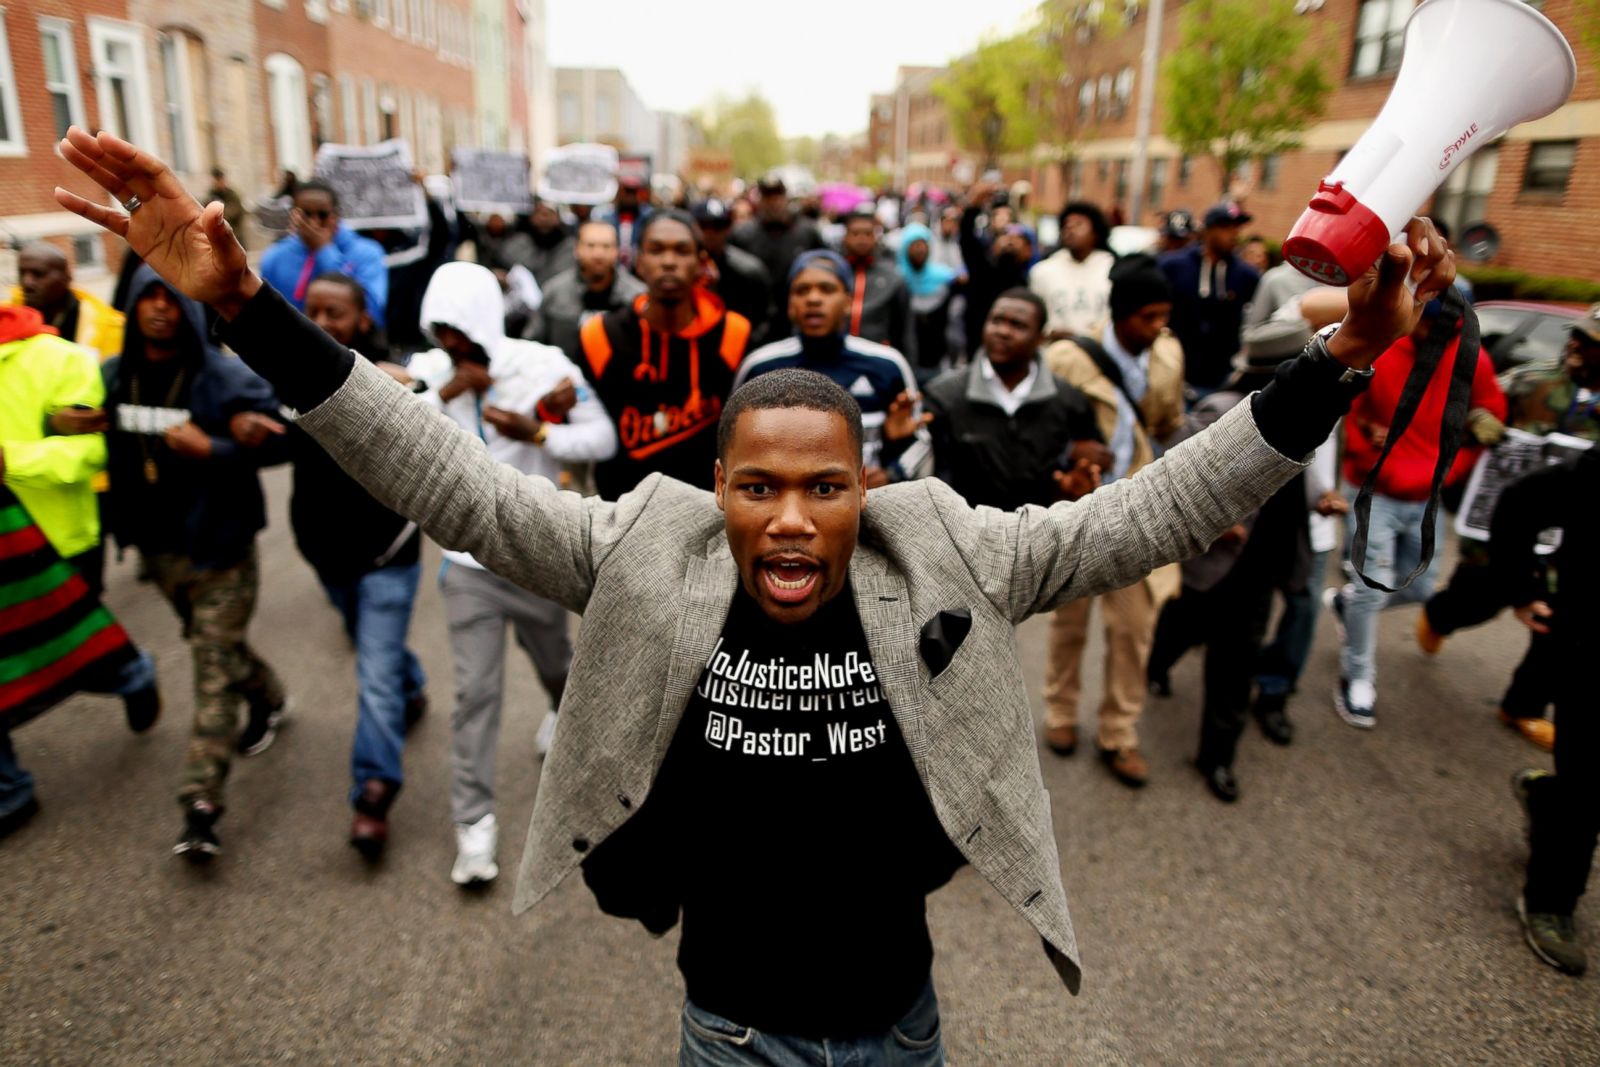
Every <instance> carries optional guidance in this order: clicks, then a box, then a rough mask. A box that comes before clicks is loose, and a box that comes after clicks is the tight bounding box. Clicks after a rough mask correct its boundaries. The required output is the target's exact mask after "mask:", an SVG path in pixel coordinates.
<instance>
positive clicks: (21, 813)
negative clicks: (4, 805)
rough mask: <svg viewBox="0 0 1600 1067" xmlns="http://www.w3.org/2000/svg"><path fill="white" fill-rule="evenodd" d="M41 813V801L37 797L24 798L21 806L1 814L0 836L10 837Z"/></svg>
mask: <svg viewBox="0 0 1600 1067" xmlns="http://www.w3.org/2000/svg"><path fill="white" fill-rule="evenodd" d="M37 814H39V801H38V799H37V798H35V797H29V798H28V799H27V800H24V801H23V802H22V804H21V806H20V807H18V808H16V809H15V810H12V811H8V812H6V813H5V814H4V815H0V837H10V836H11V835H12V834H14V833H16V832H17V831H18V830H20V829H22V828H23V827H24V826H26V825H28V823H30V822H32V821H33V817H34V816H35V815H37Z"/></svg>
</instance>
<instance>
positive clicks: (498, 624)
mask: <svg viewBox="0 0 1600 1067" xmlns="http://www.w3.org/2000/svg"><path fill="white" fill-rule="evenodd" d="M439 589H440V591H441V592H443V594H444V606H445V614H446V616H447V617H448V618H449V620H450V649H451V652H452V653H453V654H454V657H455V662H456V706H455V711H454V712H453V713H452V714H451V716H450V732H451V742H450V747H451V754H450V756H451V765H452V769H453V773H452V775H451V780H450V814H451V816H452V817H453V818H454V820H455V822H456V823H457V824H458V825H464V824H469V823H475V822H477V821H478V820H479V819H481V818H483V817H484V816H485V815H487V814H489V813H490V812H491V811H493V810H494V761H495V752H496V750H497V748H498V747H499V739H500V703H501V697H502V695H503V694H504V690H505V685H504V676H505V652H506V623H508V622H509V623H510V624H511V628H512V632H514V633H515V634H516V636H517V644H519V645H521V646H522V650H523V651H524V652H526V653H527V654H528V658H529V659H530V660H531V661H532V662H533V669H534V671H535V672H537V673H538V675H539V680H540V681H541V682H543V683H544V687H545V690H546V692H548V693H549V694H550V707H551V708H552V709H555V708H558V707H559V706H560V704H561V692H562V690H563V689H564V688H565V687H566V684H567V670H568V668H569V667H570V666H571V664H572V642H571V641H570V640H569V639H568V637H567V610H566V609H565V608H563V607H561V606H560V605H559V604H554V603H552V602H550V601H548V600H545V599H544V598H543V597H537V596H534V595H533V594H532V593H530V592H528V591H527V590H526V589H522V588H520V587H519V586H515V585H512V584H511V583H510V582H508V581H506V580H505V579H503V578H500V577H498V576H496V575H493V574H490V573H489V572H488V571H482V570H477V569H475V568H473V567H466V566H463V565H461V564H459V563H449V564H446V566H445V568H444V571H443V572H442V573H441V574H440V575H439Z"/></svg>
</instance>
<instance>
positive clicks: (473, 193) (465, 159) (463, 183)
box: [450, 148, 533, 215]
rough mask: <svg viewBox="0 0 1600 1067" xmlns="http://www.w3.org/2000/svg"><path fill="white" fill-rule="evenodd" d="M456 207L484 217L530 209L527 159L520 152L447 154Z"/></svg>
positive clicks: (460, 150)
mask: <svg viewBox="0 0 1600 1067" xmlns="http://www.w3.org/2000/svg"><path fill="white" fill-rule="evenodd" d="M450 178H451V180H452V181H453V182H454V184H455V198H456V207H457V208H458V209H459V210H461V211H477V212H482V213H483V214H485V215H521V214H524V213H526V212H527V211H528V210H529V209H530V208H532V207H533V193H532V191H531V190H530V187H529V185H528V157H527V156H525V155H523V154H522V153H520V152H496V151H493V150H491V149H487V148H457V149H456V150H455V151H454V152H452V153H450Z"/></svg>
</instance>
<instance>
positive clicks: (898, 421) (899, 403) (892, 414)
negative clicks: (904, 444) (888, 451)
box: [883, 393, 933, 441]
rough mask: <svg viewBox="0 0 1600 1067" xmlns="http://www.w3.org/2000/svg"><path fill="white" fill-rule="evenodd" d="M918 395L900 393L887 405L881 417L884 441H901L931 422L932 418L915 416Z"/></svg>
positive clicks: (919, 397) (925, 415)
mask: <svg viewBox="0 0 1600 1067" xmlns="http://www.w3.org/2000/svg"><path fill="white" fill-rule="evenodd" d="M920 399H922V396H921V394H920V393H901V394H900V395H899V396H897V397H895V398H894V401H893V402H892V403H891V404H890V405H889V410H888V412H887V413H886V414H885V415H884V417H883V438H884V440H886V441H903V440H905V439H906V438H907V437H910V436H911V435H912V434H914V433H916V432H917V431H918V430H920V429H922V428H923V427H924V426H926V425H928V423H930V422H932V421H933V416H932V415H928V414H923V415H918V414H917V401H918V400H920Z"/></svg>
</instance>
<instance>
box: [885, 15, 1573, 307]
mask: <svg viewBox="0 0 1600 1067" xmlns="http://www.w3.org/2000/svg"><path fill="white" fill-rule="evenodd" d="M1586 3H1587V0H1546V2H1544V3H1536V4H1534V5H1533V6H1535V7H1538V8H1539V9H1540V10H1542V11H1543V12H1544V14H1545V15H1547V16H1548V17H1549V18H1550V19H1551V20H1552V21H1553V22H1554V23H1555V24H1556V25H1557V26H1558V27H1560V29H1561V30H1562V32H1563V33H1564V34H1565V35H1566V37H1567V39H1568V40H1569V41H1571V42H1573V45H1574V48H1575V49H1576V50H1577V53H1578V60H1579V62H1578V83H1577V87H1576V89H1575V90H1574V92H1573V95H1572V98H1571V100H1570V101H1569V102H1568V103H1567V104H1566V105H1565V106H1564V107H1562V108H1561V109H1560V110H1558V111H1556V112H1555V113H1554V114H1552V115H1550V116H1548V117H1546V118H1544V119H1540V120H1538V121H1536V122H1530V123H1526V124H1524V125H1522V126H1519V127H1517V128H1516V129H1514V130H1512V131H1510V133H1508V134H1507V135H1506V136H1504V137H1503V138H1501V139H1500V140H1499V141H1497V142H1495V143H1494V144H1491V145H1489V146H1486V147H1484V148H1481V149H1479V150H1478V152H1477V153H1476V154H1475V155H1474V156H1473V157H1471V158H1470V159H1469V160H1468V161H1467V162H1466V163H1465V164H1463V165H1462V166H1461V167H1459V168H1457V170H1456V171H1455V172H1454V173H1453V174H1452V175H1451V177H1450V179H1449V181H1448V182H1447V183H1446V185H1445V187H1444V188H1443V189H1441V190H1440V192H1439V194H1438V195H1437V196H1436V197H1435V198H1434V201H1433V202H1432V204H1431V205H1429V210H1430V211H1431V213H1432V214H1433V215H1435V216H1436V217H1439V218H1442V219H1444V220H1445V221H1446V222H1447V223H1449V224H1450V225H1451V226H1452V227H1453V229H1454V231H1455V232H1456V233H1457V234H1459V233H1460V232H1461V231H1462V230H1463V229H1464V228H1465V227H1466V226H1467V225H1470V224H1473V223H1478V222H1487V223H1489V224H1490V225H1492V226H1493V227H1494V228H1495V229H1496V230H1497V231H1498V232H1499V234H1500V237H1501V242H1502V243H1501V247H1500V250H1499V252H1498V253H1497V255H1496V256H1495V257H1494V259H1493V260H1491V262H1492V263H1493V264H1495V265H1498V266H1507V267H1513V268H1517V269H1521V270H1527V271H1530V272H1533V273H1538V274H1556V275H1568V276H1573V277H1580V278H1588V279H1600V245H1596V244H1595V243H1594V242H1592V241H1584V240H1574V239H1573V238H1574V237H1578V236H1582V235H1588V234H1592V233H1594V232H1595V227H1596V220H1597V219H1600V71H1597V69H1596V58H1597V57H1595V56H1592V55H1590V54H1588V53H1587V51H1586V50H1585V49H1584V47H1583V45H1582V44H1581V38H1582V34H1581V33H1580V32H1579V29H1578V24H1579V20H1580V18H1581V17H1582V15H1583V12H1584V9H1585V5H1586ZM1186 6H1187V5H1186V4H1185V3H1183V2H1182V0H1167V3H1166V5H1165V13H1164V17H1163V20H1162V25H1161V31H1160V47H1161V53H1160V54H1161V56H1162V58H1163V59H1164V58H1165V56H1167V55H1168V54H1170V53H1171V52H1172V51H1173V50H1174V49H1175V48H1176V47H1177V45H1178V43H1179V41H1180V35H1181V30H1180V20H1181V18H1182V16H1183V12H1184V9H1185V7H1186ZM1415 6H1416V0H1300V2H1299V3H1298V4H1297V11H1299V13H1300V16H1299V17H1301V18H1303V19H1305V20H1306V23H1307V28H1308V30H1309V33H1308V35H1307V41H1306V45H1305V48H1306V51H1307V54H1312V55H1316V56H1318V57H1319V58H1320V59H1321V61H1322V62H1323V63H1324V70H1325V72H1326V74H1327V76H1328V80H1329V81H1330V82H1331V83H1332V85H1333V91H1332V92H1331V93H1330V94H1329V97H1328V101H1327V108H1326V110H1325V112H1324V114H1323V115H1322V117H1321V119H1320V120H1318V121H1317V122H1315V123H1313V124H1312V125H1311V127H1310V128H1309V129H1307V130H1306V131H1304V133H1303V134H1302V135H1301V145H1300V147H1299V148H1297V149H1295V150H1293V151H1290V152H1285V153H1283V154H1282V155H1279V156H1272V157H1267V158H1262V159H1255V160H1251V161H1249V162H1248V163H1247V164H1246V165H1245V166H1244V167H1243V168H1242V173H1240V174H1237V175H1234V176H1224V175H1222V174H1220V173H1219V172H1218V169H1217V167H1216V166H1215V165H1214V164H1213V163H1212V162H1211V161H1210V160H1209V159H1206V158H1200V157H1189V156H1186V155H1184V154H1183V153H1182V152H1180V151H1179V149H1178V148H1177V146H1176V145H1175V144H1173V143H1172V142H1171V141H1169V140H1168V139H1167V138H1166V137H1165V136H1163V134H1162V129H1163V114H1164V110H1165V106H1166V103H1165V101H1164V100H1163V99H1162V93H1161V87H1160V86H1159V85H1157V86H1156V92H1155V97H1154V100H1155V110H1154V116H1153V121H1152V123H1151V136H1150V139H1149V141H1148V142H1147V145H1148V147H1147V156H1146V170H1145V180H1144V188H1143V189H1142V190H1141V193H1142V195H1141V196H1140V197H1139V199H1140V200H1141V202H1142V204H1143V206H1144V209H1145V210H1144V218H1142V219H1131V218H1130V219H1128V220H1127V221H1129V222H1140V223H1146V224H1153V223H1154V221H1155V220H1156V218H1157V217H1158V213H1163V212H1166V211H1169V210H1173V209H1176V208H1186V209H1188V210H1191V211H1194V212H1196V213H1197V214H1198V213H1200V212H1203V211H1204V210H1205V208H1206V207H1208V206H1209V205H1211V204H1212V203H1214V202H1216V201H1217V200H1218V199H1219V198H1220V197H1221V195H1222V190H1223V189H1225V188H1227V187H1229V185H1230V184H1231V182H1230V180H1229V178H1230V177H1231V178H1238V179H1242V180H1243V183H1244V184H1245V185H1246V186H1247V187H1248V188H1249V189H1250V192H1249V198H1248V200H1249V208H1250V210H1251V212H1252V213H1253V214H1254V215H1255V221H1254V222H1253V223H1252V225H1251V227H1250V229H1251V230H1253V231H1255V232H1258V233H1260V234H1262V235H1264V236H1267V237H1270V238H1273V239H1282V238H1283V237H1284V236H1285V235H1286V234H1287V233H1288V232H1289V228H1290V227H1291V226H1293V225H1294V221H1295V219H1296V218H1298V217H1299V215H1300V212H1301V210H1302V209H1303V208H1304V207H1305V204H1306V201H1307V200H1308V199H1309V198H1310V196H1311V194H1312V193H1313V192H1314V191H1315V189H1316V186H1317V182H1318V180H1320V179H1321V178H1322V177H1323V176H1325V175H1326V174H1327V173H1328V172H1329V171H1331V170H1332V169H1333V168H1334V166H1335V165H1336V164H1337V163H1338V161H1339V159H1340V158H1341V156H1342V155H1343V154H1344V152H1345V151H1347V150H1348V149H1349V148H1350V147H1351V146H1352V145H1354V144H1355V142H1356V140H1357V139H1358V138H1359V137H1360V136H1361V134H1362V133H1363V132H1365V130H1366V129H1367V127H1368V126H1369V125H1370V124H1371V122H1372V120H1373V119H1374V118H1376V117H1377V114H1378V111H1379V110H1380V109H1381V108H1382V107H1383V104H1384V101H1385V100H1387V99H1388V96H1389V91H1390V89H1391V88H1392V87H1393V85H1394V77H1395V73H1396V72H1397V71H1398V69H1399V64H1400V57H1401V51H1402V45H1403V29H1404V26H1405V22H1406V19H1407V17H1408V16H1409V15H1410V13H1411V10H1412V8H1414V7H1415ZM1108 9H1110V10H1111V11H1112V13H1113V15H1120V16H1121V17H1120V18H1109V19H1108V18H1106V17H1105V15H1106V12H1107V11H1108ZM1076 13H1077V15H1078V26H1077V28H1076V29H1075V30H1074V31H1073V32H1072V33H1071V34H1069V38H1068V41H1067V43H1066V57H1065V59H1066V64H1065V65H1066V69H1067V71H1068V76H1067V78H1066V79H1065V80H1064V81H1063V83H1062V85H1061V86H1060V87H1059V93H1060V96H1059V99H1058V102H1057V103H1058V106H1057V115H1058V119H1059V124H1058V128H1059V135H1058V136H1057V137H1055V138H1052V143H1049V144H1042V145H1039V146H1036V148H1035V149H1034V151H1033V152H1031V153H1026V154H1019V155H1015V156H1012V157H1010V158H1008V159H1007V160H1006V166H1005V168H1004V170H1005V177H1006V179H1007V180H1008V181H1014V180H1016V179H1027V180H1028V181H1029V182H1031V184H1032V186H1033V203H1034V206H1035V207H1036V208H1037V209H1038V210H1040V211H1049V212H1053V211H1056V210H1058V209H1059V208H1060V207H1061V205H1062V204H1064V203H1065V202H1066V201H1067V200H1068V199H1077V198H1082V199H1087V200H1090V201H1093V202H1096V203H1099V204H1101V205H1103V206H1104V207H1105V208H1107V209H1108V210H1109V209H1111V208H1113V207H1118V208H1121V209H1122V211H1124V212H1127V211H1129V210H1131V209H1132V202H1133V199H1134V198H1133V197H1132V195H1131V194H1132V189H1131V188H1130V185H1131V182H1132V181H1133V170H1134V165H1133V160H1134V155H1135V151H1136V147H1137V139H1136V121H1137V119H1136V116H1137V110H1138V101H1139V95H1140V91H1141V88H1142V86H1141V84H1140V82H1141V79H1142V65H1141V55H1142V51H1143V47H1144V41H1145V37H1146V30H1147V23H1148V21H1149V18H1150V14H1149V5H1148V4H1147V3H1140V2H1138V0H1086V2H1084V3H1081V4H1080V5H1079V6H1078V8H1077V9H1076ZM1475 76H1476V72H1474V71H1470V70H1463V71H1462V73H1461V78H1462V84H1463V85H1465V84H1468V83H1469V82H1470V80H1471V79H1472V78H1473V77H1475ZM916 84H917V82H916V79H911V78H907V77H906V76H905V75H904V74H902V78H901V86H902V88H900V89H898V90H897V92H896V93H895V94H887V95H884V96H875V97H874V98H873V100H872V112H871V117H870V120H869V123H870V124H869V138H871V139H873V142H874V143H873V150H874V155H875V157H877V158H880V159H882V158H883V156H882V150H884V149H887V150H888V151H889V152H890V158H891V159H895V160H897V161H903V163H902V168H903V169H902V170H900V171H899V173H904V174H906V176H907V178H908V180H909V181H916V180H919V179H921V180H930V179H931V180H942V181H944V182H946V183H948V182H949V181H950V180H951V179H950V177H949V175H950V174H951V172H952V169H953V168H954V167H955V166H956V165H957V164H958V163H959V162H960V161H963V160H965V161H968V162H970V161H971V160H972V159H973V154H972V153H970V152H964V151H962V150H961V149H960V148H959V147H958V146H957V145H956V143H955V141H954V137H953V134H952V133H951V132H950V129H949V124H948V122H945V121H944V115H943V111H942V106H941V105H940V104H939V102H938V99H937V97H936V96H933V95H932V94H931V93H923V94H918V93H916V92H915V91H909V92H908V91H907V90H908V89H912V90H914V87H915V86H916ZM919 96H920V97H921V99H918V100H917V107H916V108H915V109H913V108H912V107H911V106H910V104H911V101H912V100H913V99H917V98H918V97H919ZM893 105H899V106H898V107H895V106H893ZM913 111H915V114H916V115H917V116H918V117H917V118H916V119H914V120H912V121H910V122H908V123H907V125H906V128H905V129H904V132H903V133H899V134H898V136H899V137H900V146H901V147H900V151H899V153H898V154H896V153H894V150H893V148H890V147H889V146H890V145H892V143H893V141H892V138H893V137H894V136H896V131H894V129H893V125H894V123H893V118H894V116H895V115H896V113H898V114H900V115H906V116H908V117H909V116H910V115H912V114H913ZM879 131H882V132H881V133H880V132H879ZM880 136H881V138H882V141H881V142H880V141H879V140H878V137H880ZM941 138H942V139H941ZM940 161H943V166H944V177H943V178H942V179H940V178H938V177H937V176H936V175H937V169H938V164H939V163H940ZM919 164H920V165H919ZM885 169H889V170H891V171H893V170H894V168H885Z"/></svg>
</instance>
